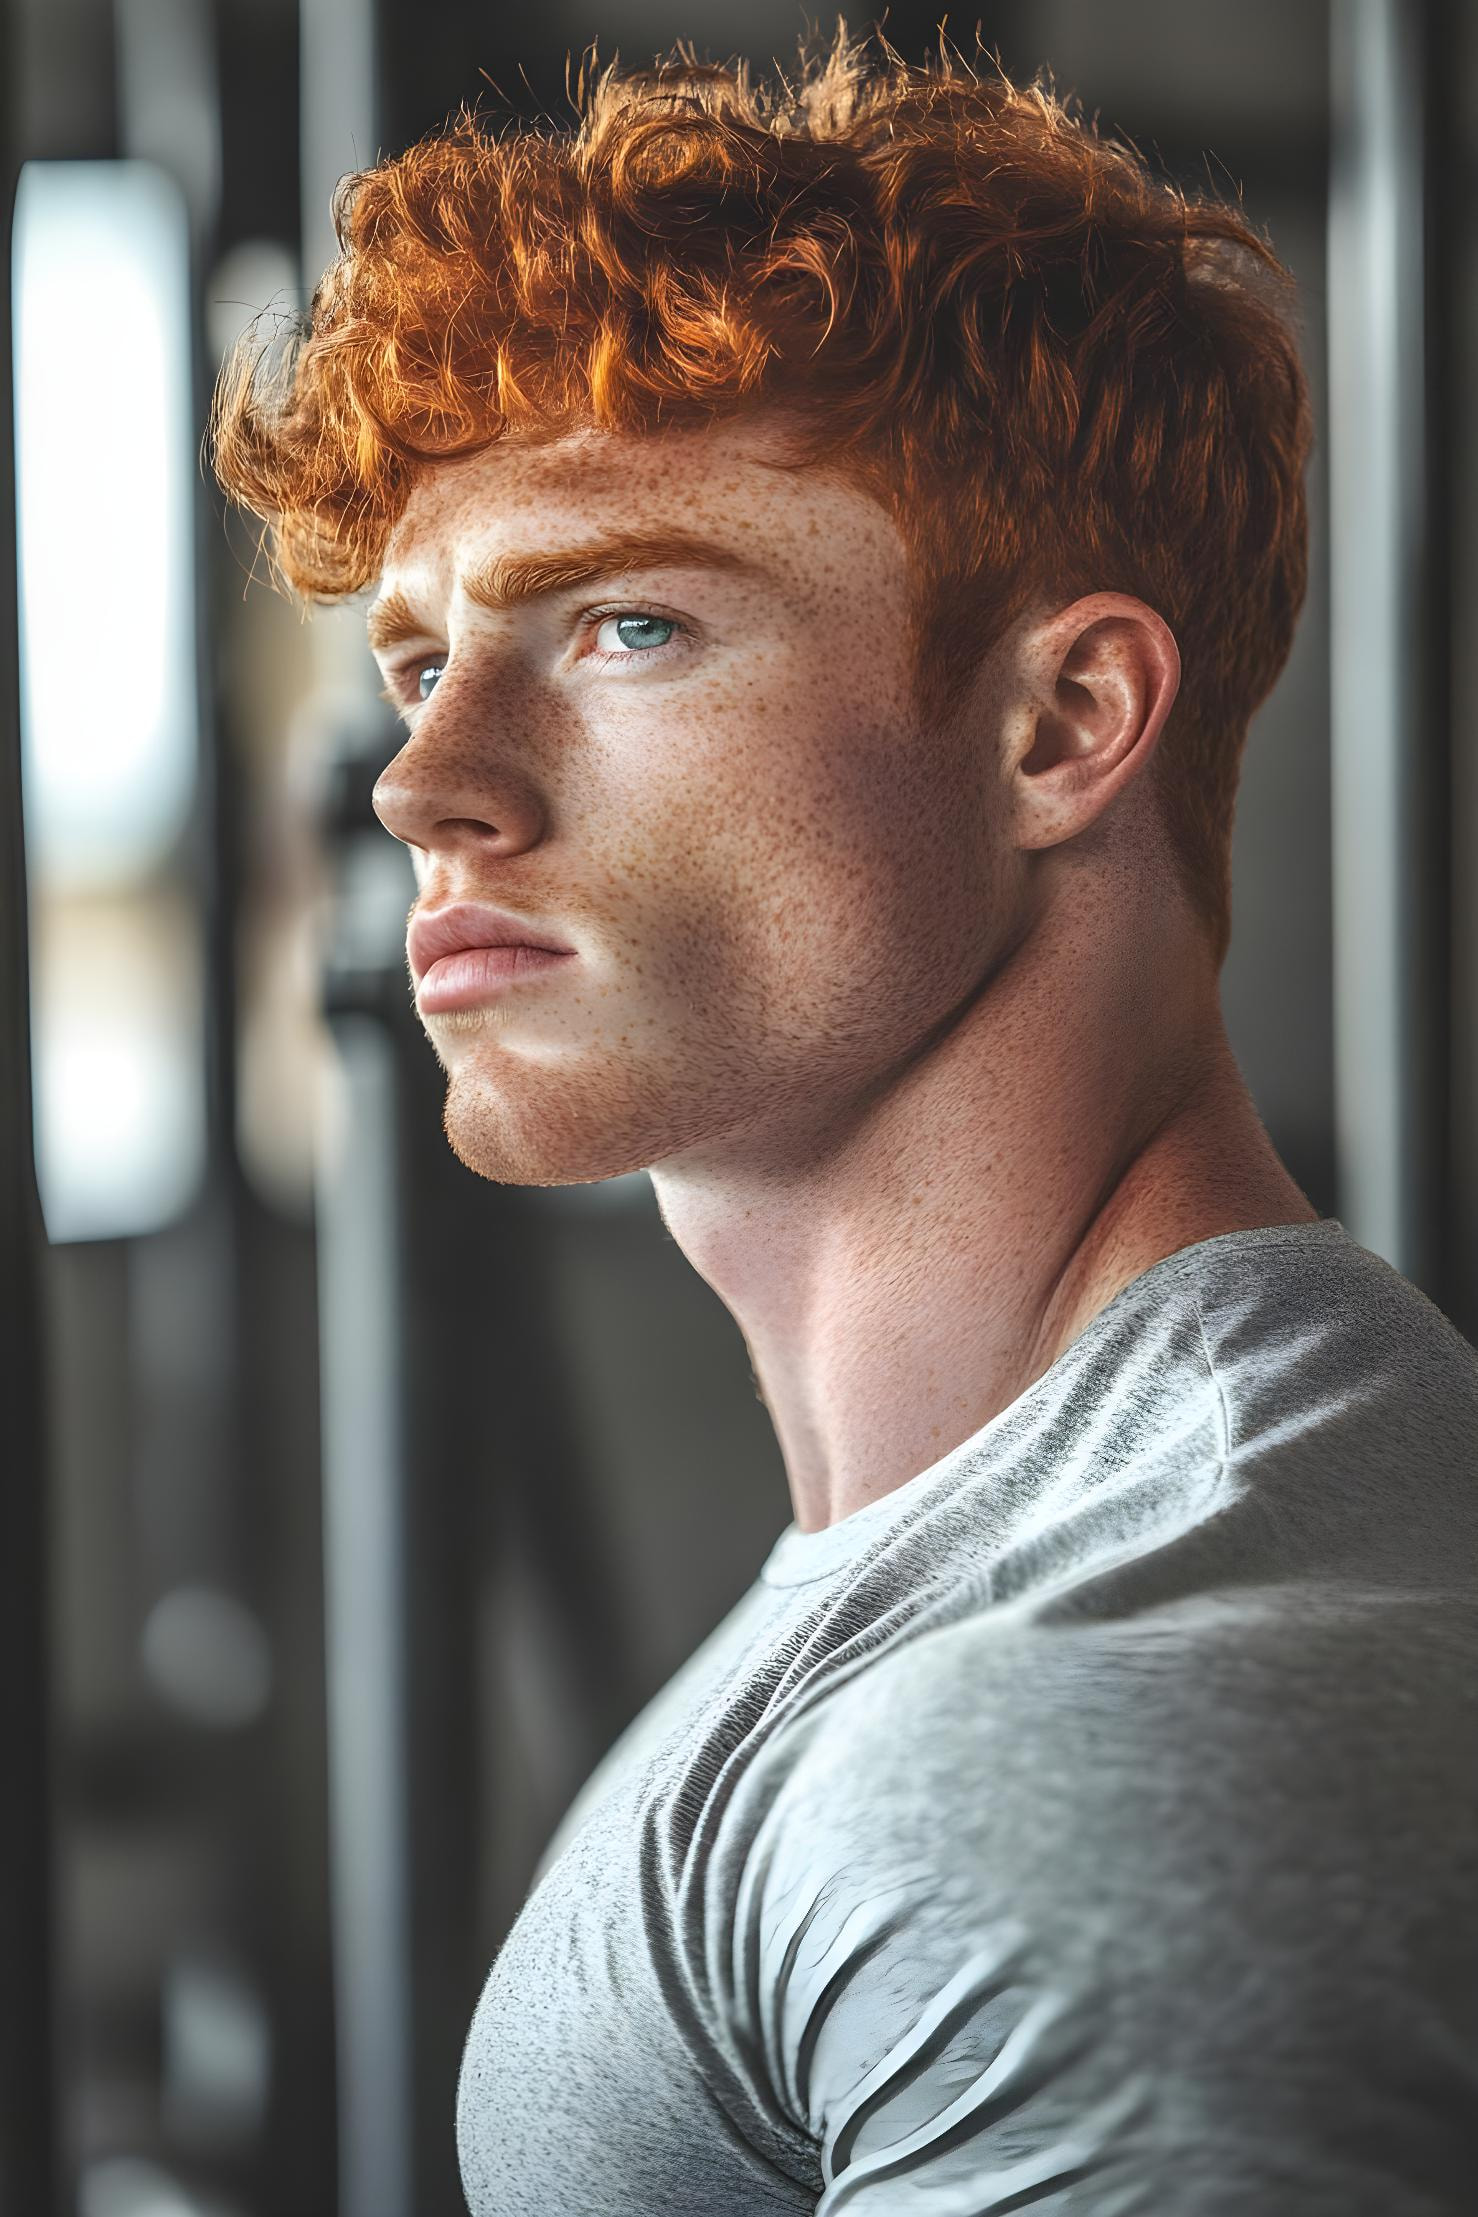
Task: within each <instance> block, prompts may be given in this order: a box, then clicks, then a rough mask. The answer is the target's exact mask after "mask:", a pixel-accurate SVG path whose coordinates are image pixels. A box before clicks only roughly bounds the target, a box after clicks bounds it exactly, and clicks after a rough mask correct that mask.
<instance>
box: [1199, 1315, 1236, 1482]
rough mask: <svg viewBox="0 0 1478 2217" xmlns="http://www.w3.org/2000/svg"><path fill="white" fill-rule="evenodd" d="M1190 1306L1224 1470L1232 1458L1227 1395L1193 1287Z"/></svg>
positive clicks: (1229, 1464) (1227, 1467) (1230, 1425)
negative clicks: (1209, 1385) (1217, 1426)
mask: <svg viewBox="0 0 1478 2217" xmlns="http://www.w3.org/2000/svg"><path fill="white" fill-rule="evenodd" d="M1191 1306H1192V1308H1194V1310H1195V1312H1196V1329H1197V1331H1198V1332H1199V1333H1200V1335H1201V1352H1202V1354H1203V1355H1204V1356H1205V1358H1206V1375H1207V1377H1208V1378H1209V1379H1210V1380H1211V1383H1212V1385H1213V1386H1214V1387H1215V1389H1216V1406H1217V1409H1218V1412H1219V1414H1220V1418H1221V1462H1222V1468H1223V1470H1226V1469H1229V1468H1230V1467H1231V1460H1232V1420H1231V1413H1230V1411H1229V1410H1228V1408H1227V1397H1226V1391H1225V1388H1224V1387H1223V1385H1222V1382H1221V1372H1220V1371H1219V1370H1218V1369H1217V1367H1216V1362H1215V1359H1214V1358H1213V1356H1212V1353H1211V1342H1210V1340H1209V1339H1208V1338H1207V1337H1206V1319H1205V1317H1204V1316H1203V1314H1202V1313H1201V1297H1200V1295H1199V1294H1198V1293H1197V1292H1195V1290H1194V1289H1192V1291H1191Z"/></svg>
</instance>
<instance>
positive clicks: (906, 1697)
mask: <svg viewBox="0 0 1478 2217" xmlns="http://www.w3.org/2000/svg"><path fill="white" fill-rule="evenodd" d="M1475 1732H1478V1617H1475V1612H1474V1609H1473V1607H1472V1605H1471V1604H1470V1603H1469V1602H1468V1601H1467V1600H1466V1599H1465V1598H1463V1597H1461V1596H1458V1597H1453V1598H1450V1599H1448V1600H1443V1599H1441V1598H1440V1597H1438V1598H1434V1597H1433V1596H1432V1595H1431V1594H1430V1593H1422V1594H1417V1595H1411V1596H1403V1595H1399V1594H1389V1593H1378V1592H1377V1593H1366V1592H1362V1591H1357V1590H1354V1589H1338V1588H1333V1587H1325V1588H1324V1589H1322V1590H1321V1589H1315V1588H1302V1587H1299V1586H1298V1585H1295V1584H1290V1585H1288V1586H1267V1587H1259V1588H1248V1589H1245V1590H1243V1591H1241V1592H1233V1593H1223V1594H1217V1595H1198V1596H1194V1597H1191V1598H1190V1599H1188V1600H1183V1601H1180V1602H1178V1603H1176V1604H1174V1605H1171V1606H1167V1607H1164V1608H1160V1609H1157V1610H1152V1611H1148V1612H1145V1613H1144V1614H1143V1615H1140V1616H1137V1617H1133V1618H1130V1619H1127V1620H1118V1621H1108V1622H1104V1621H1097V1620H1094V1621H1084V1622H1061V1621H1055V1622H1052V1623H1050V1624H1036V1623H1033V1622H1031V1621H1030V1620H1029V1618H1028V1617H1027V1616H1026V1615H1025V1614H1024V1613H1020V1612H1018V1611H1016V1610H1015V1609H1014V1608H1004V1609H1001V1610H999V1611H996V1612H994V1613H993V1612H991V1611H985V1612H983V1613H982V1614H980V1615H978V1616H974V1617H972V1618H969V1619H967V1620H963V1621H961V1622H958V1623H955V1624H952V1625H948V1626H944V1627H940V1628H936V1629H934V1630H932V1631H929V1632H926V1633H924V1634H922V1635H921V1636H919V1637H918V1638H916V1639H913V1640H911V1641H908V1642H906V1643H904V1644H902V1645H900V1646H899V1647H897V1648H896V1649H894V1650H892V1651H890V1652H889V1653H887V1654H886V1655H884V1656H883V1657H882V1658H881V1659H880V1660H878V1661H876V1662H874V1663H873V1664H872V1665H871V1666H870V1667H867V1668H865V1669H862V1670H860V1671H859V1672H858V1673H857V1674H856V1676H855V1677H854V1678H853V1679H851V1680H850V1681H849V1682H848V1683H847V1684H846V1685H844V1686H842V1687H839V1688H838V1689H837V1690H836V1691H835V1692H833V1693H832V1694H831V1695H830V1696H828V1697H827V1698H826V1699H825V1700H823V1701H821V1702H819V1703H818V1704H816V1705H815V1707H814V1708H813V1710H812V1711H811V1713H810V1715H809V1716H808V1717H803V1718H801V1719H798V1721H797V1728H796V1730H795V1732H794V1735H793V1737H792V1736H791V1735H788V1734H784V1733H782V1734H779V1735H777V1737H776V1743H775V1746H774V1749H773V1751H772V1755H771V1759H770V1760H771V1766H772V1767H771V1770H770V1777H769V1782H768V1786H766V1785H765V1784H764V1782H763V1781H761V1782H760V1784H759V1791H760V1794H761V1797H762V1799H763V1801H764V1803H765V1814H764V1817H763V1820H762V1821H763V1823H764V1825H765V1827H766V1831H767V1846H768V1851H769V1852H770V1854H771V1855H772V1856H773V1859H774V1868H775V1869H776V1871H777V1872H778V1873H780V1874H782V1876H783V1878H784V1880H785V1882H787V1883H789V1884H791V1885H794V1886H799V1887H801V1888H802V1889H804V1887H805V1886H806V1885H807V1884H808V1883H809V1882H810V1878H811V1877H812V1876H817V1877H819V1876H821V1875H823V1874H824V1873H826V1872H834V1871H836V1870H839V1869H842V1868H846V1869H849V1870H850V1871H852V1872H853V1873H854V1874H866V1873H871V1874H873V1875H874V1876H875V1877H876V1878H877V1879H878V1881H879V1882H883V1883H891V1882H892V1881H894V1880H897V1879H899V1878H906V1877H907V1876H908V1875H909V1874H913V1876H914V1877H915V1878H916V1880H917V1882H918V1884H919V1885H920V1887H921V1888H922V1891H923V1893H924V1894H925V1895H927V1896H928V1897H930V1898H936V1897H945V1898H947V1897H951V1896H957V1897H958V1898H959V1899H960V1900H961V1901H969V1902H972V1903H974V1904H977V1905H978V1904H981V1903H984V1902H986V1901H987V1900H993V1901H995V1902H996V1903H998V1905H999V1907H1000V1908H1001V1909H1002V1911H1009V1912H1010V1913H1012V1914H1017V1913H1020V1912H1022V1911H1023V1910H1025V1911H1026V1912H1027V1913H1028V1914H1030V1915H1031V1916H1032V1917H1033V1919H1034V1921H1036V1922H1037V1923H1038V1924H1040V1925H1041V1926H1042V1928H1043V1930H1044V1931H1045V1932H1048V1933H1050V1934H1051V1935H1054V1936H1055V1938H1056V1939H1057V1940H1058V1941H1060V1942H1062V1943H1063V1944H1064V1945H1068V1946H1071V1944H1072V1942H1073V1926H1074V1921H1075V1919H1076V1920H1078V1922H1080V1923H1081V1924H1083V1925H1084V1926H1085V1927H1092V1928H1094V1929H1095V1930H1097V1929H1098V1928H1100V1927H1101V1926H1102V1925H1104V1924H1110V1925H1114V1926H1117V1927H1118V1928H1120V1929H1128V1928H1130V1927H1131V1926H1134V1925H1138V1927H1139V1928H1140V1929H1143V1928H1144V1925H1145V1920H1146V1919H1147V1918H1148V1919H1149V1920H1150V1922H1151V1923H1156V1922H1163V1920H1165V1919H1167V1918H1170V1917H1171V1916H1172V1913H1173V1905H1174V1904H1175V1903H1176V1902H1179V1904H1180V1905H1181V1908H1182V1909H1183V1910H1184V1912H1185V1913H1186V1921H1187V1926H1188V1934H1187V1936H1188V1937H1189V1927H1190V1926H1194V1925H1197V1924H1199V1925H1200V1926H1201V1928H1202V1930H1203V1933H1204V1932H1205V1931H1207V1930H1209V1929H1211V1928H1214V1927H1215V1926H1216V1923H1217V1911H1218V1907H1219V1906H1220V1907H1221V1908H1222V1909H1224V1910H1225V1911H1226V1912H1227V1914H1228V1915H1233V1916H1234V1912H1236V1913H1245V1912H1246V1911H1247V1909H1248V1907H1249V1905H1250V1904H1252V1903H1253V1902H1254V1901H1255V1900H1257V1899H1263V1900H1266V1898H1267V1897H1268V1890H1269V1889H1271V1890H1272V1891H1273V1892H1274V1893H1281V1894H1283V1895H1284V1896H1285V1897H1290V1898H1291V1897H1293V1896H1298V1897H1301V1898H1307V1899H1309V1900H1313V1899H1314V1898H1315V1897H1316V1896H1318V1895H1319V1893H1320V1890H1321V1889H1327V1888H1329V1887H1330V1886H1333V1887H1334V1888H1335V1889H1336V1893H1337V1892H1338V1890H1339V1889H1340V1888H1342V1887H1343V1888H1346V1889H1348V1888H1349V1887H1351V1886H1353V1887H1354V1888H1355V1891H1356V1893H1357V1894H1359V1895H1360V1897H1361V1898H1362V1899H1365V1900H1366V1901H1367V1903H1369V1902H1372V1901H1373V1900H1374V1899H1375V1897H1377V1896H1381V1897H1390V1899H1391V1903H1392V1907H1393V1909H1394V1908H1395V1907H1396V1906H1397V1899H1396V1897H1397V1896H1399V1897H1401V1898H1403V1899H1409V1898H1410V1893H1411V1890H1412V1889H1413V1888H1416V1889H1420V1888H1422V1887H1423V1886H1426V1887H1427V1888H1429V1889H1430V1890H1431V1891H1432V1892H1433V1893H1434V1894H1438V1895H1442V1896H1444V1897H1446V1896H1447V1895H1448V1894H1449V1893H1450V1894H1451V1895H1452V1897H1453V1899H1454V1900H1455V1901H1456V1900H1457V1899H1459V1898H1460V1895H1461V1884H1462V1870H1463V1867H1464V1861H1465V1857H1466V1855H1467V1853H1468V1848H1467V1843H1468V1842H1469V1841H1470V1840H1471V1838H1472V1836H1473V1831H1474V1828H1475V1825H1478V1773H1475V1767H1474V1765H1473V1761H1472V1752H1473V1747H1474V1745H1475ZM787 1743H789V1744H787ZM756 1814H758V1812H756ZM1325 1898H1326V1900H1327V1899H1328V1898H1329V1897H1328V1895H1327V1892H1326V1896H1325ZM1237 1904H1240V1905H1241V1910H1240V1911H1236V1905H1237ZM1234 1921H1235V1916H1234ZM1229 1938H1230V1934H1229V1933H1228V1931H1227V1930H1226V1929H1225V1927H1223V1928H1222V1930H1221V1932H1220V1940H1221V1942H1223V1943H1224V1942H1225V1941H1226V1940H1227V1939H1229ZM1330 1939H1331V1944H1334V1942H1335V1935H1334V1934H1332V1933H1331V1935H1330ZM1196 1952H1197V1953H1198V1954H1199V1953H1201V1952H1202V1949H1201V1946H1200V1945H1199V1944H1197V1947H1196Z"/></svg>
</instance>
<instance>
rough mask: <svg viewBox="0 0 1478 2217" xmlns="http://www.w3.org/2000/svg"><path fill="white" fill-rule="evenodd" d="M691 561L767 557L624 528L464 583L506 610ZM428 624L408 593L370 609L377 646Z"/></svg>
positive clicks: (512, 561) (416, 633)
mask: <svg viewBox="0 0 1478 2217" xmlns="http://www.w3.org/2000/svg"><path fill="white" fill-rule="evenodd" d="M678 565H681V566H682V567H683V568H686V569H706V570H737V571H749V572H751V573H754V572H757V571H758V570H759V569H760V567H761V565H760V564H759V563H758V562H755V561H753V560H751V559H750V557H749V556H748V555H744V554H740V553H739V552H738V551H737V549H735V548H733V547H725V546H720V545H719V544H718V543H717V542H716V541H715V540H713V539H704V538H701V537H700V536H699V535H698V533H696V532H692V531H676V530H673V531H620V532H615V533H612V534H611V535H610V536H609V537H607V538H604V539H591V540H589V541H587V543H586V544H585V545H583V546H576V547H567V548H562V549H553V550H549V551H546V552H541V553H538V554H495V555H494V556H493V557H492V558H491V559H490V560H489V561H487V562H482V563H480V564H479V565H478V567H477V568H476V569H475V570H471V571H469V572H468V574H467V575H466V577H464V578H463V579H462V581H461V584H462V591H463V592H464V593H465V594H466V596H467V598H468V599H469V600H470V601H472V602H473V603H474V605H475V606H476V607H478V608H487V609H490V610H492V611H493V612H495V613H497V612H501V611H502V610H504V609H508V608H517V607H519V606H520V605H522V603H524V602H525V601H531V600H537V599H539V598H540V597H541V595H543V594H545V593H561V592H569V591H571V590H572V589H573V588H574V587H575V586H577V585H588V584H589V583H590V582H591V581H592V579H594V578H597V577H610V576H612V575H614V574H615V573H616V572H617V571H621V570H637V569H645V570H653V569H659V568H667V567H675V566H678ZM428 628H431V627H428V625H427V623H426V621H425V618H424V617H423V616H421V615H419V614H418V613H417V611H416V610H415V608H414V607H413V606H412V605H411V603H410V602H409V601H408V600H407V598H406V596H405V594H404V593H401V592H398V591H396V592H390V593H386V594H385V595H384V596H383V598H382V599H380V600H377V601H376V602H375V603H374V605H373V607H372V608H371V609H370V610H369V612H368V614H367V615H366V617H365V634H366V636H367V638H368V640H369V643H370V647H371V648H372V650H373V651H374V652H375V653H376V654H381V653H383V652H384V651H385V650H386V649H387V648H389V647H393V646H398V645H399V644H400V642H401V641H402V640H403V639H412V638H420V637H421V636H422V635H423V634H424V633H425V632H426V630H427V629H428Z"/></svg>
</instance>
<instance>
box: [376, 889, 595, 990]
mask: <svg viewBox="0 0 1478 2217" xmlns="http://www.w3.org/2000/svg"><path fill="white" fill-rule="evenodd" d="M464 947H547V948H548V950H549V952H550V953H551V954H558V955H568V954H573V953H574V951H575V950H574V948H573V947H567V946H566V945H565V944H564V942H563V941H562V940H559V939H554V938H552V937H551V936H550V934H549V933H548V932H547V931H543V930H541V929H540V927H539V926H538V925H537V924H526V923H525V922H524V921H523V918H522V917H520V916H510V915H509V913H508V911H507V910H506V909H502V908H484V907H483V905H482V903H481V902H480V901H453V902H452V904H451V906H450V907H449V908H428V909H423V910H421V911H420V912H419V913H418V914H417V915H415V916H413V917H412V918H411V926H410V930H409V932H408V933H407V935H406V952H407V954H408V955H409V957H410V965H411V968H412V970H413V971H414V972H415V976H416V983H417V984H418V985H419V984H420V982H421V980H422V978H423V977H424V976H425V975H426V972H427V971H428V970H429V969H430V968H431V965H432V963H433V962H440V960H441V958H442V956H443V955H455V954H460V953H461V952H462V949H463V948H464Z"/></svg>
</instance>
